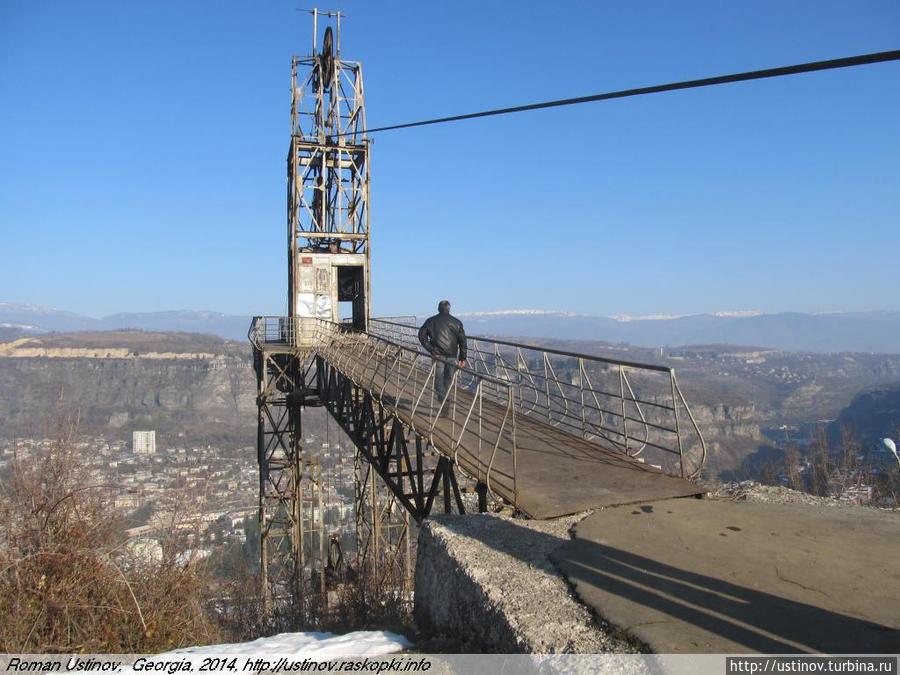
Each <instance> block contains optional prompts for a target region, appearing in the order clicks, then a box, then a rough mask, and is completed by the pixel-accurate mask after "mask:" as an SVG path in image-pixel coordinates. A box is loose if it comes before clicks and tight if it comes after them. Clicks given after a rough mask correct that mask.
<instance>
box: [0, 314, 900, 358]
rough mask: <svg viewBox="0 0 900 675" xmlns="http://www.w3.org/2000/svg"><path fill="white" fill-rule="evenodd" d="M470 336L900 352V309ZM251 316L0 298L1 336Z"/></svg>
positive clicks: (502, 329)
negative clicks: (112, 309)
mask: <svg viewBox="0 0 900 675" xmlns="http://www.w3.org/2000/svg"><path fill="white" fill-rule="evenodd" d="M460 317H461V318H462V319H463V321H464V322H465V324H466V330H467V332H468V333H470V334H472V335H479V334H481V335H506V336H516V337H528V338H554V339H562V340H601V341H604V342H611V343H627V344H631V345H635V346H640V347H681V346H685V345H709V344H731V345H742V346H752V347H764V348H770V349H780V350H784V351H798V352H819V353H831V352H874V353H886V354H898V353H900V312H888V311H884V312H852V313H850V312H846V313H833V314H803V313H799V312H783V313H778V314H758V313H754V312H719V313H715V314H694V315H690V316H676V317H670V316H654V317H623V316H620V317H603V316H584V315H578V314H573V313H570V312H552V311H544V310H506V311H497V312H478V313H473V314H461V315H460ZM249 325H250V317H249V316H241V315H234V314H222V313H220V312H198V311H187V310H182V311H167V312H136V313H122V314H112V315H110V316H106V317H103V318H102V319H94V318H92V317H88V316H83V315H80V314H75V313H72V312H65V311H61V310H58V309H53V308H50V307H41V306H36V305H24V304H16V303H2V302H0V339H10V338H11V337H14V336H15V335H28V334H39V333H46V332H53V331H57V332H59V331H79V330H120V329H123V328H136V329H142V330H154V331H182V332H190V333H209V334H212V335H218V336H220V337H223V338H226V339H229V340H241V341H243V340H246V339H247V329H248V327H249Z"/></svg>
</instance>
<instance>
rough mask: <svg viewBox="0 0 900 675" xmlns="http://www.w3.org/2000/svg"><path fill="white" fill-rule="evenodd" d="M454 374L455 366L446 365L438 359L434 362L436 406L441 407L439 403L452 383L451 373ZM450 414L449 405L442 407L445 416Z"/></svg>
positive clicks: (446, 363) (451, 364)
mask: <svg viewBox="0 0 900 675" xmlns="http://www.w3.org/2000/svg"><path fill="white" fill-rule="evenodd" d="M455 372H456V365H455V364H453V363H448V362H446V361H442V360H440V359H435V360H434V393H435V394H437V403H436V406H438V407H439V406H440V405H441V401H443V400H444V397H445V396H446V395H447V389H449V388H450V383H451V382H452V381H453V373H455ZM449 412H450V403H449V402H448V403H447V405H445V406H444V410H443V413H444V414H445V415H446V414H448V413H449Z"/></svg>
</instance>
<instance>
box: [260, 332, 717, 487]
mask: <svg viewBox="0 0 900 675" xmlns="http://www.w3.org/2000/svg"><path fill="white" fill-rule="evenodd" d="M404 320H406V321H408V322H406V323H400V322H398V321H395V320H384V319H377V318H373V319H370V320H369V332H368V333H365V334H363V333H356V332H352V331H350V330H348V327H346V326H341V325H340V324H336V323H332V322H329V321H327V320H325V319H313V318H303V319H291V318H289V317H269V316H267V317H255V318H254V320H253V323H252V324H251V327H250V331H249V333H248V337H249V338H250V341H251V342H253V344H254V345H256V346H257V347H259V348H261V347H263V346H265V345H271V344H275V345H292V344H294V341H295V339H296V338H297V337H299V336H300V332H299V330H300V328H301V325H302V326H306V327H305V328H303V333H302V339H303V340H304V343H305V341H306V340H311V346H312V348H313V349H315V350H316V351H318V352H320V353H321V354H322V355H323V356H327V358H328V360H329V361H331V363H332V364H333V365H334V366H335V367H336V368H338V369H339V370H341V371H342V372H343V373H344V374H345V375H347V376H348V377H350V378H351V379H353V380H354V381H357V383H358V384H361V385H362V386H365V387H366V388H367V389H368V390H369V391H371V392H372V393H373V396H375V397H376V399H377V400H379V402H381V403H382V404H383V405H386V407H391V397H396V398H397V399H398V400H401V399H403V398H404V397H405V400H406V402H408V404H409V411H407V412H408V413H409V414H410V416H411V419H410V424H411V426H412V427H413V428H414V429H415V430H416V431H417V433H421V434H422V435H423V436H425V437H426V438H428V439H429V440H430V441H432V442H433V441H434V440H435V430H436V429H437V428H438V418H437V414H438V413H439V412H440V411H441V410H442V409H444V408H447V409H448V410H449V411H450V416H451V431H450V440H449V441H448V442H444V445H445V448H444V449H445V450H446V451H448V452H450V453H451V456H454V457H455V456H456V455H457V454H459V452H460V450H461V448H462V445H463V440H464V437H465V436H466V434H467V433H472V432H473V430H474V431H477V433H476V436H477V438H478V443H477V451H474V450H473V455H472V457H471V458H470V459H472V461H473V462H475V463H477V462H478V461H479V460H476V459H475V453H477V455H478V457H479V458H481V456H482V454H483V451H484V449H485V439H484V434H485V433H486V430H485V428H484V425H483V419H482V415H481V414H477V415H476V414H475V412H474V411H475V405H476V404H477V406H478V407H479V410H482V409H483V407H484V405H485V404H486V403H490V404H492V405H494V406H500V408H502V409H503V410H504V411H505V412H504V413H503V417H502V420H503V425H501V429H500V431H498V436H497V437H496V438H495V439H492V441H491V455H490V458H489V459H486V460H485V461H484V462H483V467H482V468H483V469H484V471H483V472H482V473H484V475H483V476H480V475H479V476H476V478H478V479H479V480H484V481H485V482H488V481H494V480H501V479H500V478H499V473H497V472H495V460H496V459H497V453H498V452H501V453H502V452H504V451H507V452H512V453H513V464H514V465H515V463H516V462H515V455H514V452H515V445H516V439H515V430H516V429H517V428H518V427H519V426H521V425H520V424H519V421H520V420H516V419H515V418H516V417H521V418H522V419H534V420H539V421H543V422H544V423H546V424H549V425H551V426H553V427H556V428H558V429H560V430H561V431H563V432H566V433H571V434H573V435H576V436H580V437H581V438H583V439H584V440H587V441H590V442H593V443H597V444H599V445H600V446H602V447H604V448H606V449H612V450H616V451H619V452H622V453H624V454H626V455H628V456H631V457H638V456H640V459H641V461H646V462H648V463H650V464H652V465H654V466H658V467H659V468H661V469H663V470H664V471H666V472H667V473H670V474H675V475H680V476H682V477H685V478H695V477H697V476H698V475H699V473H700V471H701V470H702V468H703V465H704V463H705V460H706V454H707V448H706V442H705V440H704V438H703V434H702V432H701V430H700V428H699V425H698V424H697V422H696V419H695V417H694V415H693V413H692V411H691V409H690V407H689V405H688V403H687V400H686V398H685V396H684V394H683V392H682V391H681V388H680V387H679V385H678V381H677V379H676V376H675V370H674V369H673V368H670V367H668V366H661V365H657V364H644V363H638V362H630V361H624V360H621V359H610V358H605V357H602V356H593V355H587V354H578V353H575V352H568V351H563V350H555V349H543V348H541V347H538V346H535V345H530V344H520V343H516V342H512V341H509V340H499V339H495V338H486V337H481V336H469V338H468V342H469V357H468V361H467V364H466V366H465V367H464V368H462V369H458V370H455V372H454V376H453V379H452V381H451V384H450V386H449V387H448V396H447V397H446V398H445V399H444V400H443V401H435V398H436V397H435V394H434V386H433V382H434V377H435V369H436V363H437V362H438V361H443V362H444V363H448V364H451V365H453V366H455V362H454V361H452V360H451V359H444V358H442V357H438V359H435V358H434V357H432V356H431V354H428V353H427V352H425V351H424V350H423V349H422V348H421V345H420V344H419V342H418V336H417V332H418V328H417V327H416V326H415V325H414V321H415V320H414V318H413V317H410V318H409V319H406V318H404ZM300 322H304V323H303V324H301V323H300ZM310 328H313V330H312V332H310ZM337 340H339V341H340V343H341V349H336V348H334V346H333V345H332V344H331V343H333V342H335V341H337ZM373 356H375V357H377V358H372V357H373ZM366 364H368V365H366ZM685 414H686V415H687V421H688V424H683V423H682V422H683V420H682V419H681V418H682V417H684V415H685ZM423 415H424V416H425V417H424V418H423ZM412 418H414V419H412ZM507 421H509V422H510V423H511V427H510V428H511V429H512V430H513V431H512V438H511V439H509V440H508V441H507V440H504V442H502V443H501V438H500V437H501V435H502V434H504V433H507V427H506V426H505V425H506V423H507ZM494 441H496V443H494ZM507 478H508V479H510V480H512V483H513V486H515V471H513V475H512V476H507ZM513 491H515V487H513Z"/></svg>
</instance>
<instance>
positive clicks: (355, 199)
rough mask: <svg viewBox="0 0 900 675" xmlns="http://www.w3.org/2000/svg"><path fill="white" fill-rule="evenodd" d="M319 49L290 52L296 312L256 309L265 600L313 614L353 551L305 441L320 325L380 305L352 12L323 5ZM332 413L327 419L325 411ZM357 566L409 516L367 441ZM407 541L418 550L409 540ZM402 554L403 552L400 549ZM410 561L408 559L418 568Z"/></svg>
mask: <svg viewBox="0 0 900 675" xmlns="http://www.w3.org/2000/svg"><path fill="white" fill-rule="evenodd" d="M311 14H312V21H313V42H312V52H311V54H310V55H309V56H306V57H293V58H292V60H291V139H290V146H289V150H288V156H287V188H288V194H287V212H288V213H287V235H288V236H287V243H288V256H287V262H288V314H287V316H285V317H278V318H272V320H270V321H267V320H266V318H265V317H261V318H260V320H259V321H254V326H253V327H252V328H251V334H250V339H251V342H252V343H253V345H254V352H253V354H254V368H255V370H256V375H257V409H258V420H257V461H258V464H259V481H260V483H259V524H260V582H261V596H262V598H263V603H264V605H265V609H266V612H267V613H269V612H272V611H273V609H274V605H275V604H276V603H277V604H278V605H279V606H281V607H283V606H285V603H284V601H285V600H289V601H290V604H291V608H292V614H293V615H294V616H295V617H296V616H309V615H310V614H312V613H313V612H312V610H313V609H315V604H316V603H321V602H323V601H324V598H325V597H326V596H325V591H326V576H327V575H326V571H329V572H332V573H333V571H334V569H333V568H334V559H336V558H337V559H342V558H343V554H342V552H341V551H340V550H338V551H337V554H335V551H334V550H333V549H334V548H335V546H336V545H338V544H339V542H340V537H339V535H337V534H335V533H333V532H332V533H329V532H327V531H326V527H325V523H324V516H325V508H324V501H323V499H322V488H323V474H324V472H323V470H322V466H321V465H320V462H319V458H318V457H317V456H316V454H315V452H314V451H312V449H311V448H305V447H304V440H305V439H304V428H303V421H304V410H305V409H306V408H308V407H312V406H322V405H323V402H322V400H321V398H320V396H319V393H320V388H321V386H322V382H320V381H319V373H318V370H319V368H317V367H316V359H315V347H316V346H317V335H316V331H317V325H319V324H321V322H322V321H323V320H324V321H326V322H328V323H329V324H330V325H340V326H343V327H344V328H345V329H346V330H348V331H354V332H357V331H358V332H364V331H365V330H366V329H367V326H368V322H369V316H370V283H369V263H370V257H369V251H370V249H369V141H368V139H367V138H366V136H365V129H366V112H365V99H364V94H363V78H362V67H361V65H360V64H359V63H358V62H354V61H346V60H344V59H342V58H341V51H340V44H341V42H340V36H341V14H340V13H339V12H321V11H318V10H312V12H311ZM326 423H327V422H326ZM354 469H355V476H354V480H355V485H356V489H355V492H356V533H357V537H356V539H357V555H356V567H357V569H358V570H359V569H360V568H362V567H363V566H364V565H365V564H367V562H366V560H365V559H368V563H370V564H371V567H372V569H373V570H375V569H376V568H378V566H379V564H380V563H379V561H380V559H381V558H383V557H384V555H385V552H388V551H392V550H394V549H396V547H397V545H398V544H400V543H402V541H403V539H404V538H405V537H406V533H407V531H408V524H409V518H408V516H406V515H404V514H400V511H401V509H400V508H399V507H397V506H396V504H395V503H394V499H393V497H392V496H391V495H390V494H389V493H387V494H386V495H382V494H380V493H381V492H386V490H385V488H384V486H383V485H381V484H379V483H378V482H377V480H376V475H375V474H376V472H375V471H374V470H372V468H371V466H370V464H369V463H368V462H366V461H364V460H363V459H362V458H361V457H360V454H359V449H358V448H357V452H356V458H355V462H354ZM405 543H406V549H407V555H406V556H405V558H406V559H407V560H408V555H409V554H408V549H409V542H408V540H407V541H406V542H405ZM401 557H402V556H401ZM408 567H409V565H408V562H407V563H406V569H404V570H403V571H402V573H403V574H405V575H406V579H407V581H408V579H409V570H408Z"/></svg>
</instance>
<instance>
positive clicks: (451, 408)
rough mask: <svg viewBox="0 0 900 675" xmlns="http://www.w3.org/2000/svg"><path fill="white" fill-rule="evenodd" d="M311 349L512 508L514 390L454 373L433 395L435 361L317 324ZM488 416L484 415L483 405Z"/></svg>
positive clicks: (463, 371)
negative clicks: (443, 388) (440, 392)
mask: <svg viewBox="0 0 900 675" xmlns="http://www.w3.org/2000/svg"><path fill="white" fill-rule="evenodd" d="M316 345H317V346H316V351H317V352H318V353H319V354H320V355H321V356H322V357H323V358H324V359H325V360H326V361H327V362H328V364H329V365H330V366H331V367H333V368H335V369H337V370H338V371H339V372H340V373H342V374H343V375H344V376H345V377H347V378H349V379H350V380H352V381H353V382H354V383H356V384H357V385H358V386H360V387H362V388H363V389H365V390H366V391H368V392H369V393H370V394H371V395H372V397H373V398H374V399H375V400H376V401H378V402H379V403H381V404H382V405H383V406H384V407H385V408H386V409H388V410H389V411H391V412H394V413H396V414H397V415H398V416H400V417H401V419H403V420H404V421H405V422H406V423H407V424H408V425H409V426H410V427H411V428H412V429H413V430H414V431H415V432H416V433H418V434H420V435H421V436H423V437H425V438H427V439H428V440H429V441H430V442H431V443H432V445H434V446H435V447H436V448H437V449H439V450H440V451H441V452H444V453H445V454H448V455H449V456H450V457H452V458H453V460H454V461H455V462H457V463H459V464H460V465H461V466H462V467H463V469H465V470H466V472H467V473H469V474H470V475H472V476H473V477H474V478H476V479H477V480H479V481H481V482H483V483H484V484H485V485H487V487H488V489H489V490H493V491H495V492H497V493H498V494H501V495H503V496H504V497H507V498H510V499H511V501H512V502H513V505H516V503H517V498H518V486H517V482H516V408H515V399H516V393H515V384H514V383H512V382H508V381H504V380H501V379H499V378H496V377H493V376H491V375H489V374H487V373H479V372H477V371H475V370H474V369H471V368H457V367H456V366H455V364H453V363H452V362H450V361H445V362H444V364H446V365H447V366H448V367H450V368H451V370H452V378H451V380H450V383H449V385H448V387H447V393H446V395H445V396H444V398H443V399H439V398H438V396H437V394H436V392H435V378H436V377H438V376H439V373H438V370H439V368H438V364H439V362H440V361H443V360H437V359H434V358H432V357H431V355H430V354H428V353H426V352H424V351H422V350H421V348H418V349H417V348H415V347H414V346H410V345H404V344H401V343H399V342H396V341H394V340H390V339H389V338H386V337H384V336H379V335H373V334H365V333H354V332H352V331H348V330H346V328H345V327H344V326H342V325H340V324H335V323H331V322H329V321H324V320H319V321H317V327H316ZM488 405H489V406H491V410H490V411H488V410H486V409H485V408H486V406H488Z"/></svg>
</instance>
